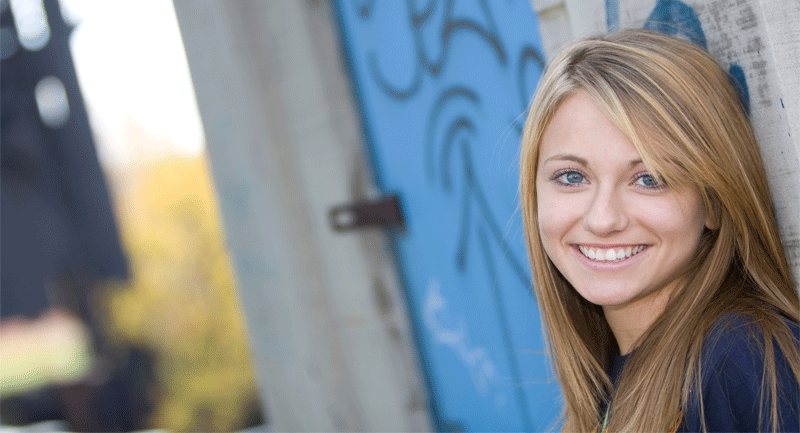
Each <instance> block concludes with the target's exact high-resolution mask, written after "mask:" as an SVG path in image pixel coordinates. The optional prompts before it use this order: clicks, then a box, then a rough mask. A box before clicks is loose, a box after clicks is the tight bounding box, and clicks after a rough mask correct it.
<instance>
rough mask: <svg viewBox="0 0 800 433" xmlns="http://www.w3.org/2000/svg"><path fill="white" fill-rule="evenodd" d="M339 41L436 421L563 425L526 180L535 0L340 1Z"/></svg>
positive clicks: (535, 63) (467, 426) (494, 426)
mask: <svg viewBox="0 0 800 433" xmlns="http://www.w3.org/2000/svg"><path fill="white" fill-rule="evenodd" d="M337 13H338V19H339V26H340V32H341V35H342V41H343V45H344V46H343V50H344V52H345V55H346V57H347V59H348V63H349V67H350V73H351V76H352V79H353V84H354V92H355V94H356V98H357V100H358V101H359V105H360V110H361V116H362V122H363V127H364V135H365V139H366V142H367V145H368V147H369V153H370V155H371V157H372V164H373V170H374V171H375V173H376V177H377V182H378V184H379V186H380V187H381V188H382V189H383V190H384V191H386V192H396V193H398V194H399V195H400V197H401V199H402V203H403V210H404V213H405V216H406V223H407V224H406V228H405V230H403V231H398V232H396V233H394V243H395V246H396V253H397V256H398V261H399V263H400V268H401V271H402V274H403V277H404V285H405V288H406V290H407V298H408V302H409V309H410V312H411V316H412V320H413V321H414V326H415V333H416V337H417V343H418V346H419V351H420V355H421V358H422V364H423V368H424V370H425V374H426V377H427V381H428V386H429V388H430V392H431V401H432V409H433V413H434V418H435V421H436V424H437V428H438V429H439V430H448V431H452V430H464V431H522V430H528V431H531V430H543V429H546V428H548V427H551V426H552V425H553V422H554V421H555V420H556V417H557V415H558V413H559V411H560V404H559V391H558V387H557V385H556V384H555V382H554V378H553V375H552V372H551V371H550V369H549V367H548V360H547V357H546V355H545V354H544V347H543V340H542V331H541V325H540V320H539V315H538V312H537V308H536V302H535V299H534V296H533V294H532V291H531V281H530V270H529V265H528V260H527V256H526V252H525V247H524V236H523V231H522V224H521V216H520V211H519V200H518V194H517V176H518V162H517V159H518V155H519V139H520V133H521V129H522V125H523V123H524V114H523V113H524V110H525V107H526V106H527V103H528V100H529V98H530V96H531V95H532V93H533V92H534V90H535V88H536V84H537V82H538V79H539V76H540V74H541V71H542V68H543V64H544V56H543V54H542V49H541V42H540V40H539V29H538V23H537V20H536V15H535V13H534V12H533V10H532V9H531V3H530V1H529V0H494V1H486V0H484V1H481V0H471V1H461V0H444V1H443V0H427V1H424V0H417V1H415V0H405V1H400V0H396V1H375V0H338V2H337Z"/></svg>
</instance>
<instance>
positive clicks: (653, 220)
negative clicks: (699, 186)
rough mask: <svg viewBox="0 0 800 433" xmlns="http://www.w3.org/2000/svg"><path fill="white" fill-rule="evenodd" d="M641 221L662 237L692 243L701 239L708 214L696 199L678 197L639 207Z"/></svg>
mask: <svg viewBox="0 0 800 433" xmlns="http://www.w3.org/2000/svg"><path fill="white" fill-rule="evenodd" d="M639 210H640V211H641V220H643V221H648V225H649V226H650V227H651V228H652V229H653V230H654V231H656V232H658V233H660V234H661V235H662V237H664V238H667V239H671V240H673V241H676V242H682V243H683V242H686V243H692V242H694V241H695V240H697V239H698V238H699V237H700V234H701V233H702V232H703V228H704V227H705V220H706V212H705V209H704V208H703V205H702V202H701V201H700V200H699V198H696V197H691V196H690V197H678V198H674V199H673V200H655V201H653V202H652V203H650V205H648V206H641V207H639Z"/></svg>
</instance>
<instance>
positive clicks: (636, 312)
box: [603, 289, 672, 355]
mask: <svg viewBox="0 0 800 433" xmlns="http://www.w3.org/2000/svg"><path fill="white" fill-rule="evenodd" d="M671 293H672V290H669V289H662V290H659V291H657V292H655V293H651V294H650V295H651V296H647V297H646V298H644V299H639V300H636V301H633V302H631V303H627V304H625V305H604V306H603V314H604V315H605V318H606V322H608V326H609V327H610V328H611V332H612V333H613V334H614V338H615V339H616V340H617V346H619V353H620V355H627V354H629V353H631V352H632V351H633V349H635V348H636V345H637V343H638V341H639V339H640V338H641V337H642V335H644V333H645V332H646V331H647V330H648V329H649V328H650V326H651V325H652V324H653V322H655V321H656V319H657V318H658V317H659V316H660V315H661V313H663V312H664V309H665V308H666V306H667V302H668V301H669V298H670V294H671Z"/></svg>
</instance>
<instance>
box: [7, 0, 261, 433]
mask: <svg viewBox="0 0 800 433" xmlns="http://www.w3.org/2000/svg"><path fill="white" fill-rule="evenodd" d="M2 25H3V33H2V45H3V47H2V50H3V51H2V88H3V93H2V110H3V114H2V116H3V117H2V122H3V123H2V161H3V166H2V167H3V171H2V266H3V268H2V278H3V281H2V303H1V304H0V305H2V320H3V322H2V331H0V336H1V337H2V345H0V350H2V354H0V371H2V381H0V386H2V388H1V389H2V402H0V407H1V408H2V412H0V414H1V415H0V423H2V424H3V425H25V424H31V423H36V422H40V421H44V420H52V419H56V420H64V421H65V423H64V424H63V425H62V427H64V428H66V429H72V430H79V431H127V430H141V429H147V428H159V429H164V430H171V431H187V430H188V431H230V430H242V429H245V428H248V427H252V426H256V425H261V424H263V423H264V420H263V418H262V415H261V409H260V406H261V405H260V403H259V397H258V394H257V392H256V389H257V388H256V383H255V380H254V375H253V369H252V362H251V358H250V349H249V345H248V338H247V333H246V331H245V329H244V321H243V319H242V313H241V306H240V304H239V299H238V296H237V293H236V287H235V283H234V278H233V275H232V270H231V263H230V257H229V254H228V251H227V247H226V245H225V239H224V230H223V229H222V226H221V222H220V216H219V209H218V204H217V198H216V191H215V189H214V184H213V182H212V180H211V177H210V173H209V168H208V160H207V156H206V154H205V143H204V136H203V131H202V126H201V124H200V119H199V115H198V112H197V105H196V102H195V98H194V93H193V89H192V84H191V80H190V78H189V72H188V67H187V65H186V58H185V54H184V51H183V46H182V43H181V38H180V33H179V31H178V26H177V22H176V19H175V12H174V9H173V6H172V3H171V2H170V1H163V0H161V1H138V0H137V1H111V2H107V1H84V0H63V1H45V2H42V1H10V2H9V1H8V0H4V1H3V2H2ZM81 105H83V106H81Z"/></svg>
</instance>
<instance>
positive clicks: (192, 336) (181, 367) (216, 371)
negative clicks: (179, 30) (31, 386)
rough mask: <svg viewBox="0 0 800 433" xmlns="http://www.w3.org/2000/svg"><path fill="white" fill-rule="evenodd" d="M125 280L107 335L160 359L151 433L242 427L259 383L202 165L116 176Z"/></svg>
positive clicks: (176, 161)
mask: <svg viewBox="0 0 800 433" xmlns="http://www.w3.org/2000/svg"><path fill="white" fill-rule="evenodd" d="M115 177H116V178H117V179H118V180H117V183H116V190H115V196H116V199H117V215H118V218H119V221H120V230H121V232H122V237H123V243H124V244H125V245H126V250H127V253H128V257H129V260H130V264H131V270H132V275H131V279H130V281H128V282H127V283H125V284H123V285H122V286H123V287H118V289H120V290H112V291H109V292H108V293H109V299H108V306H109V312H110V316H111V317H110V321H111V327H112V329H114V331H115V332H116V333H117V334H118V335H119V337H120V338H122V339H124V340H126V341H129V342H136V343H140V344H143V345H146V346H148V347H150V348H152V349H153V350H154V351H155V352H156V353H157V355H158V359H159V361H158V362H159V366H158V368H159V371H158V372H157V376H158V378H159V382H160V387H161V390H160V393H159V394H160V396H161V401H160V402H158V405H157V409H156V413H155V414H154V417H153V419H152V424H153V427H155V428H162V429H167V430H172V431H185V430H214V431H223V430H231V429H238V428H241V427H242V426H241V423H242V422H243V419H242V417H244V416H246V415H248V413H247V411H248V410H251V409H252V408H253V407H254V399H256V398H257V397H256V395H257V394H256V385H255V380H254V376H253V371H252V367H251V361H250V352H249V346H248V342H247V335H246V331H245V327H244V323H243V321H242V317H241V312H240V306H239V303H238V297H237V295H236V291H235V288H234V283H233V275H232V272H231V268H230V261H229V258H228V256H227V253H226V250H225V247H224V240H223V234H222V231H221V222H220V218H219V215H218V212H217V209H218V208H217V202H216V194H215V191H214V188H213V183H212V182H211V179H210V176H209V173H208V164H207V162H206V160H205V158H202V157H201V158H193V159H182V158H177V157H175V158H172V159H169V160H166V161H163V162H161V163H159V164H157V165H151V166H145V167H142V168H140V169H139V170H137V171H132V172H130V173H127V174H124V177H123V175H121V174H116V176H115Z"/></svg>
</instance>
